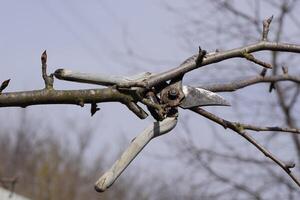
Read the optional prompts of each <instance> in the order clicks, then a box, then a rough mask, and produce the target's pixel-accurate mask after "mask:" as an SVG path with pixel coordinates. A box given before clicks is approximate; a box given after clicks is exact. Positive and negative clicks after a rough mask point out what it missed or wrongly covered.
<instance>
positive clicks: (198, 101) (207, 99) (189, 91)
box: [180, 86, 230, 108]
mask: <svg viewBox="0 0 300 200" xmlns="http://www.w3.org/2000/svg"><path fill="white" fill-rule="evenodd" d="M182 91H183V93H184V95H185V98H184V99H183V100H182V102H181V103H180V107H181V108H192V107H197V106H230V104H229V102H228V101H226V100H225V99H224V98H223V97H221V96H220V95H218V94H216V93H214V92H211V91H208V90H204V89H202V88H195V87H191V86H182Z"/></svg>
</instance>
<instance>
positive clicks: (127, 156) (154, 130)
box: [95, 117, 177, 192]
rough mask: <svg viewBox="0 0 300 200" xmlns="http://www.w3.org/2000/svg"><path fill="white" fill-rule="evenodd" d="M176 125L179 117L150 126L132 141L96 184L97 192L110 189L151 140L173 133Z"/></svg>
mask: <svg viewBox="0 0 300 200" xmlns="http://www.w3.org/2000/svg"><path fill="white" fill-rule="evenodd" d="M176 123H177V117H170V118H166V119H164V120H163V121H160V122H154V123H153V124H151V125H150V126H148V127H147V128H146V129H145V130H144V131H143V132H142V133H140V134H139V135H138V136H137V137H136V138H134V139H133V140H132V142H131V144H130V145H129V147H128V148H127V149H126V150H125V151H124V152H123V154H122V155H121V157H120V158H119V159H118V160H117V161H116V162H115V163H114V164H113V166H112V167H111V168H110V169H109V170H108V171H107V172H105V173H104V174H103V175H102V176H101V177H100V178H99V180H98V181H97V182H96V184H95V189H96V191H98V192H104V191H105V190H106V189H107V188H109V187H110V186H111V185H112V184H113V183H114V182H115V181H116V179H117V178H118V177H119V176H120V174H121V173H122V172H123V171H124V170H125V169H126V167H127V166H128V165H129V164H130V163H131V161H132V160H133V159H134V158H135V157H136V156H137V155H138V154H139V152H140V151H141V150H142V149H143V148H144V147H145V146H146V145H147V144H148V143H149V142H150V140H151V139H153V138H155V137H157V136H160V135H163V134H165V133H167V132H169V131H171V130H172V129H173V128H174V127H175V126H176Z"/></svg>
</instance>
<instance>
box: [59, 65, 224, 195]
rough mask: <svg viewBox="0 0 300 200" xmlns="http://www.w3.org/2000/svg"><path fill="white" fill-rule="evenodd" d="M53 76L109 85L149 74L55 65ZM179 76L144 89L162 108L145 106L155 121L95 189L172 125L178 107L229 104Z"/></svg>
mask: <svg viewBox="0 0 300 200" xmlns="http://www.w3.org/2000/svg"><path fill="white" fill-rule="evenodd" d="M55 76H56V77H57V78H59V79H62V80H69V81H75V82H83V83H92V84H99V85H104V86H112V85H116V84H119V83H126V82H128V81H133V80H145V79H147V78H149V77H151V74H150V73H142V74H138V75H135V76H133V77H125V76H107V75H103V74H99V75H97V74H87V73H81V72H73V71H71V70H66V69H59V70H57V71H56V72H55ZM182 78H183V76H178V77H176V78H173V79H172V80H170V82H169V83H167V82H164V83H162V84H160V85H158V86H155V87H154V88H153V89H151V90H149V91H147V92H146V95H145V96H146V97H147V98H148V100H149V101H151V102H153V103H155V104H159V105H161V106H162V107H163V108H164V109H163V112H160V111H158V110H157V109H155V108H153V107H149V106H148V110H149V111H150V113H151V114H152V116H153V117H154V118H155V119H156V120H157V121H155V122H153V123H152V124H151V125H149V126H148V127H147V128H146V129H144V130H143V131H142V132H141V133H140V134H139V135H138V136H137V137H135V138H134V139H133V140H132V141H131V143H130V145H129V146H128V148H127V149H126V150H125V151H124V152H123V154H122V155H121V157H120V158H119V159H118V160H117V161H116V162H115V163H114V164H113V165H112V167H111V168H110V169H109V170H108V171H107V172H105V173H104V174H103V175H102V176H101V177H100V178H99V179H98V181H97V182H96V184H95V189H96V191H98V192H104V191H105V190H106V189H107V188H109V187H110V186H111V185H112V184H113V183H114V182H115V181H116V179H117V178H118V177H119V176H120V175H121V173H122V172H123V171H124V170H125V169H126V167H127V166H128V165H129V164H130V163H131V162H132V161H133V160H134V158H135V157H136V156H137V155H138V154H139V153H140V151H141V150H142V149H143V148H144V147H145V146H146V145H147V144H148V143H149V142H150V140H152V139H153V138H155V137H158V136H161V135H163V134H165V133H168V132H170V131H171V130H172V129H173V128H175V126H176V124H177V117H178V107H181V108H183V109H189V108H193V107H198V106H229V103H228V102H227V101H226V100H225V99H224V98H223V97H221V96H220V95H218V94H216V93H213V92H211V91H208V90H205V89H202V88H196V87H192V86H187V85H182Z"/></svg>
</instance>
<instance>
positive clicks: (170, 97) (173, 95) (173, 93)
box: [168, 88, 178, 100]
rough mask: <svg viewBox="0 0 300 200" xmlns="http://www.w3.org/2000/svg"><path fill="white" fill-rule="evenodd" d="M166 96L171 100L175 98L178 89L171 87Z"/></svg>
mask: <svg viewBox="0 0 300 200" xmlns="http://www.w3.org/2000/svg"><path fill="white" fill-rule="evenodd" d="M168 97H169V99H172V100H175V99H176V98H177V97H178V91H177V90H176V88H172V89H170V90H169V91H168Z"/></svg>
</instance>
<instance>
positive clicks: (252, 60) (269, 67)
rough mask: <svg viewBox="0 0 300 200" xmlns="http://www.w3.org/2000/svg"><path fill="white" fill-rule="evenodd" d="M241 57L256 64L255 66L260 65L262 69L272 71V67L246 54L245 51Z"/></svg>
mask: <svg viewBox="0 0 300 200" xmlns="http://www.w3.org/2000/svg"><path fill="white" fill-rule="evenodd" d="M242 55H243V57H244V58H246V59H247V60H249V61H251V62H253V63H255V64H257V65H260V66H262V67H264V68H267V69H272V65H271V64H270V63H266V62H264V61H261V60H259V59H257V58H255V57H254V56H253V55H252V54H250V53H247V52H246V51H244V52H242Z"/></svg>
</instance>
